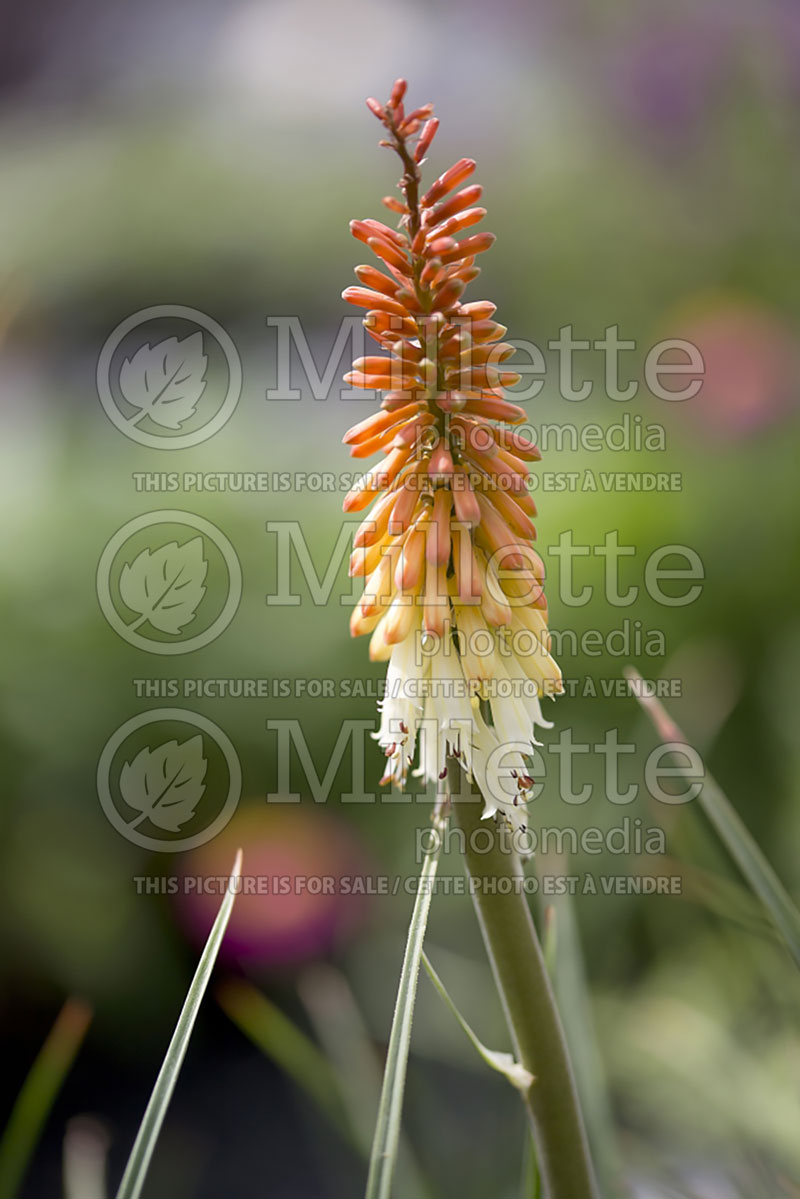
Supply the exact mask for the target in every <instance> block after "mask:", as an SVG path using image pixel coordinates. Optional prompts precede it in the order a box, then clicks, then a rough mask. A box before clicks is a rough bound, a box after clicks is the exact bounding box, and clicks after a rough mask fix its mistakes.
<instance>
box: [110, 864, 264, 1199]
mask: <svg viewBox="0 0 800 1199" xmlns="http://www.w3.org/2000/svg"><path fill="white" fill-rule="evenodd" d="M241 871H242V851H241V850H239V852H238V853H237V855H236V861H235V863H234V866H233V870H232V872H231V876H230V879H229V881H228V888H227V891H226V893H225V898H224V899H223V901H222V904H221V905H220V909H219V912H218V913H217V918H216V920H215V921H214V924H213V927H212V929H211V932H210V933H209V934H208V940H207V941H206V944H205V948H204V949H203V953H202V955H201V957H200V961H199V962H198V965H197V970H196V971H195V975H194V978H193V979H192V981H191V985H190V986H189V990H188V992H187V994H186V999H185V1001H184V1004H183V1008H182V1009H181V1014H180V1016H179V1017H178V1023H177V1024H176V1026H175V1032H174V1033H173V1034H172V1040H171V1041H170V1043H169V1048H168V1049H167V1052H166V1056H165V1058H164V1061H163V1063H162V1066H161V1069H160V1070H159V1072H158V1078H157V1079H156V1084H155V1086H154V1087H153V1093H152V1095H151V1096H150V1102H149V1103H148V1105H147V1109H146V1111H145V1113H144V1116H143V1118H142V1122H141V1124H140V1125H139V1131H138V1133H137V1135H136V1140H135V1141H134V1144H133V1149H132V1150H131V1155H130V1157H129V1158H128V1164H127V1166H126V1167H125V1173H124V1174H123V1176H122V1182H121V1183H120V1186H119V1190H118V1191H117V1199H137V1196H139V1195H140V1194H141V1191H142V1186H143V1185H144V1180H145V1177H146V1175H147V1169H148V1167H149V1165H150V1159H151V1158H152V1156H153V1150H154V1149H155V1147H156V1141H157V1140H158V1134H159V1133H160V1131H161V1125H162V1124H163V1123H164V1116H165V1115H166V1112H167V1108H168V1106H169V1101H170V1099H171V1098H172V1092H173V1091H174V1090H175V1083H176V1082H177V1080H178V1074H179V1073H180V1069H181V1066H182V1065H183V1059H184V1057H185V1056H186V1050H187V1048H188V1046H189V1039H190V1037H191V1035H192V1029H193V1028H194V1025H195V1021H196V1020H197V1013H198V1012H199V1010H200V1004H201V1002H202V1000H203V996H204V995H205V992H206V988H207V987H208V982H209V979H210V978H211V972H212V970H213V969H214V963H215V961H216V959H217V954H218V952H219V947H220V945H221V944H222V938H223V937H224V935H225V929H226V927H227V925H228V920H229V919H230V915H231V911H232V909H233V901H234V899H235V898H236V884H237V882H238V880H239V876H240V874H241Z"/></svg>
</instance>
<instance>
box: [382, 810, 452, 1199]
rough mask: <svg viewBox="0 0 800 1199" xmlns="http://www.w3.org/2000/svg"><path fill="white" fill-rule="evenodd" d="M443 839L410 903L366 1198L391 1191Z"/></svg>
mask: <svg viewBox="0 0 800 1199" xmlns="http://www.w3.org/2000/svg"><path fill="white" fill-rule="evenodd" d="M441 831H443V830H441ZM443 839H444V838H443V836H440V837H437V846H436V849H435V850H432V851H431V852H430V853H429V854H428V855H427V856H426V858H425V861H424V862H423V864H422V870H421V871H420V876H419V886H418V887H417V897H416V899H415V900H414V910H413V912H412V913H411V923H410V924H409V926H408V940H407V942H406V951H405V956H404V957H403V966H402V969H401V971H400V985H399V987H398V990H397V1002H396V1004H395V1009H394V1019H393V1020H392V1031H391V1033H390V1035H389V1048H388V1051H387V1054H386V1066H385V1069H384V1074H383V1086H382V1088H381V1101H380V1105H379V1107H378V1120H377V1124H376V1126H375V1137H374V1139H373V1142H372V1155H371V1157H370V1163H369V1175H368V1178H367V1190H366V1195H365V1199H389V1196H390V1195H391V1193H392V1179H393V1177H394V1170H395V1165H396V1162H397V1146H398V1142H399V1139H400V1116H401V1113H402V1108H403V1092H404V1091H405V1085H406V1067H407V1065H408V1050H409V1046H410V1044H411V1024H412V1022H413V1019H414V1001H415V999H416V995H417V980H418V978H419V966H420V960H421V957H422V944H423V941H424V939H425V928H426V926H427V923H428V912H429V911H430V906H431V896H432V894H433V883H434V879H435V878H436V868H437V866H438V864H439V850H440V848H441V844H442V841H443Z"/></svg>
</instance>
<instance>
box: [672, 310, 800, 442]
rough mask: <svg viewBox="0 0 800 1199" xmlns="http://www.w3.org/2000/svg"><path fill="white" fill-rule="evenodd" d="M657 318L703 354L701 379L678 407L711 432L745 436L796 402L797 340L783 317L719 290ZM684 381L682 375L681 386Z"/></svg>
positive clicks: (799, 373)
mask: <svg viewBox="0 0 800 1199" xmlns="http://www.w3.org/2000/svg"><path fill="white" fill-rule="evenodd" d="M662 324H663V327H664V328H668V329H669V335H670V336H671V337H681V338H685V339H686V340H688V341H690V342H692V343H693V344H694V345H696V346H697V347H698V349H699V350H700V352H701V354H702V355H703V360H704V362H705V374H704V377H703V385H702V387H701V389H700V391H699V393H698V394H697V395H696V396H695V397H694V398H692V399H691V400H688V401H687V402H686V403H685V404H684V405H683V410H684V411H685V412H686V416H687V418H689V419H692V420H694V421H696V422H697V424H698V425H701V426H703V427H705V428H706V429H707V430H708V431H709V432H713V434H714V436H715V437H718V436H720V435H722V436H724V437H729V438H732V439H737V438H740V437H745V436H746V435H747V434H749V433H753V432H756V431H758V430H760V429H764V428H767V427H768V426H770V425H772V424H775V423H776V422H778V421H780V420H781V419H782V418H785V417H786V416H787V415H788V414H789V413H790V412H791V411H792V410H793V409H794V408H795V407H796V406H797V396H798V383H799V382H800V369H799V368H800V346H799V345H798V342H797V339H796V338H795V337H794V336H793V335H792V333H791V331H790V329H789V328H788V326H787V324H786V323H785V322H784V321H783V319H782V317H781V316H780V315H779V314H777V313H775V312H773V311H771V310H770V309H768V308H767V307H765V306H763V305H761V304H760V303H759V302H758V301H756V300H752V299H749V298H747V297H738V296H733V295H727V294H724V293H721V294H718V295H712V296H704V297H698V298H695V299H693V300H691V301H689V302H688V303H687V304H685V305H681V307H680V308H679V309H677V310H674V311H673V312H672V313H670V314H669V315H668V316H667V317H665V318H664V321H663V322H662ZM664 360H665V361H667V358H666V356H665V359H664ZM685 382H686V377H685V376H683V377H682V378H681V380H680V383H681V386H684V385H685Z"/></svg>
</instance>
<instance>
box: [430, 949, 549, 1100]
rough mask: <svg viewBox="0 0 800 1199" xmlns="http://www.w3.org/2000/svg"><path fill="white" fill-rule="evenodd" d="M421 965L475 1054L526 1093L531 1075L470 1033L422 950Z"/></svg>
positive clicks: (510, 1057)
mask: <svg viewBox="0 0 800 1199" xmlns="http://www.w3.org/2000/svg"><path fill="white" fill-rule="evenodd" d="M422 964H423V966H424V967H425V969H426V970H427V972H428V978H429V979H430V980H431V982H432V983H433V985H434V987H435V989H436V991H437V992H438V994H439V995H440V997H441V998H442V999H443V1000H444V1004H445V1006H446V1007H447V1008H448V1009H449V1011H450V1012H451V1013H452V1015H453V1016H454V1017H455V1019H456V1021H457V1022H458V1024H459V1025H460V1026H461V1028H462V1029H463V1031H464V1033H465V1034H466V1036H467V1039H468V1040H469V1041H470V1043H471V1044H472V1046H473V1048H474V1049H475V1050H476V1051H477V1053H478V1054H479V1055H480V1056H481V1057H482V1058H483V1060H484V1061H485V1062H486V1065H487V1066H490V1067H491V1069H492V1070H496V1071H497V1073H498V1074H502V1075H503V1076H504V1078H506V1079H507V1080H508V1082H510V1083H511V1085H512V1087H516V1088H517V1090H518V1091H527V1090H528V1088H529V1087H530V1086H531V1084H532V1083H533V1075H532V1074H531V1073H530V1071H529V1070H526V1069H525V1067H524V1066H521V1065H520V1063H519V1062H518V1061H517V1060H516V1059H515V1057H514V1055H513V1053H505V1052H503V1051H502V1050H498V1049H487V1047H486V1046H485V1045H484V1043H483V1041H481V1040H480V1039H479V1037H478V1036H477V1035H476V1034H475V1033H474V1032H473V1031H472V1028H471V1027H470V1025H469V1024H468V1023H467V1021H466V1020H465V1018H464V1017H463V1016H462V1015H461V1012H460V1011H459V1010H458V1008H457V1007H456V1004H455V1002H454V1001H453V999H452V998H451V996H450V994H449V993H448V991H447V988H446V987H445V985H444V983H443V982H442V980H441V979H440V978H439V975H438V974H437V973H436V971H435V970H434V968H433V966H432V965H431V963H430V959H429V958H428V955H427V954H426V953H425V952H424V950H423V953H422Z"/></svg>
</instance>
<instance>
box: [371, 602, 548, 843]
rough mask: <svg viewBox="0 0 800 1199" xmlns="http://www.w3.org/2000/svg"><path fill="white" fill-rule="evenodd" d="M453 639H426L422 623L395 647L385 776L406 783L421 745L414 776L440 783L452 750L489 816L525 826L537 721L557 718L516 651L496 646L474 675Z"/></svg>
mask: <svg viewBox="0 0 800 1199" xmlns="http://www.w3.org/2000/svg"><path fill="white" fill-rule="evenodd" d="M465 623H468V622H465ZM456 643H457V639H455V640H454V639H453V638H452V637H451V636H449V635H448V636H446V637H443V638H436V639H433V638H427V639H425V640H423V637H422V634H421V625H420V623H419V622H417V623H416V624H415V628H414V630H413V631H412V633H410V634H409V635H408V636H407V637H406V638H405V639H404V640H403V641H401V642H399V643H398V644H397V645H396V646H394V648H393V650H392V654H391V658H390V660H389V667H388V672H387V678H386V693H385V697H384V699H383V700H382V702H381V704H380V710H381V726H380V730H379V731H378V732H377V733H376V734H374V736H375V737H376V739H377V740H378V742H379V744H380V745H381V747H382V749H383V750H384V752H385V753H386V756H387V770H386V774H385V775H384V779H383V781H384V782H393V783H394V784H395V785H396V786H404V785H405V782H406V778H407V774H408V769H409V767H410V766H411V764H412V762H413V759H414V755H415V750H416V748H417V745H419V765H418V767H417V769H416V770H415V771H414V775H415V777H417V778H422V779H424V780H425V781H426V782H430V783H433V784H434V785H439V784H440V783H441V781H442V780H443V779H444V777H445V776H446V773H447V760H448V758H450V757H454V758H456V759H458V760H459V761H460V762H461V764H462V767H463V769H464V771H465V772H466V774H467V776H468V777H469V778H470V779H471V780H474V782H475V784H476V786H477V787H478V789H479V790H480V792H481V794H482V796H483V799H484V804H485V808H484V813H483V814H484V817H485V818H486V817H490V816H495V815H497V814H500V815H501V816H503V817H504V818H505V819H506V821H507V822H508V823H510V824H511V825H513V826H514V827H522V826H524V824H525V804H526V801H527V799H528V795H529V792H530V789H531V787H532V785H533V779H532V778H531V776H530V762H529V759H530V757H531V755H532V754H533V753H534V751H535V748H536V747H537V746H539V745H541V742H540V741H538V740H537V738H536V727H537V726H540V727H543V728H550V727H552V725H551V724H550V723H549V722H547V721H546V720H545V719H544V717H543V715H542V711H541V704H540V700H539V696H538V694H537V691H536V686H535V684H534V683H532V681H531V679H530V678H529V677H528V674H527V673H526V672H525V670H524V669H523V668H522V666H521V665H520V663H519V662H518V661H517V660H516V658H515V657H514V656H513V655H508V654H505V655H501V654H500V652H499V651H498V649H497V648H496V647H495V648H494V649H492V650H491V651H490V655H491V661H490V662H489V663H488V667H487V670H486V671H485V672H483V671H482V674H483V675H484V678H483V680H481V679H474V678H470V677H469V671H468V670H465V665H466V663H467V658H466V657H465V656H462V655H461V654H459V652H458V650H457V648H456Z"/></svg>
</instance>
